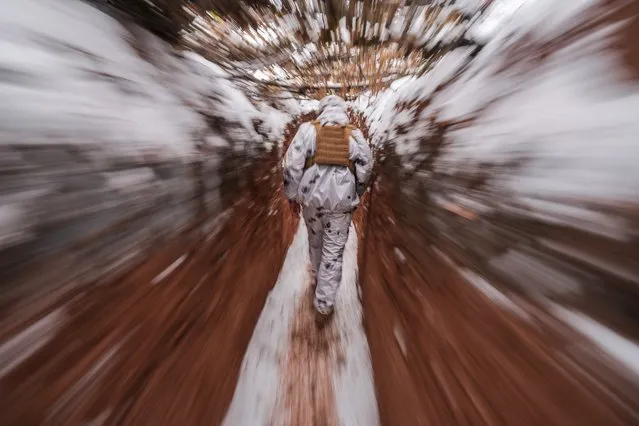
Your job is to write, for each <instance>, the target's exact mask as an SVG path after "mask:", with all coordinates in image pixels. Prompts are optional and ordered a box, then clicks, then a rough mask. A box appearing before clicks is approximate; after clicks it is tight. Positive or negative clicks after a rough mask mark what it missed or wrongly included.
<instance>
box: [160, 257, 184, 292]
mask: <svg viewBox="0 0 639 426" xmlns="http://www.w3.org/2000/svg"><path fill="white" fill-rule="evenodd" d="M186 257H187V255H186V254H184V255H182V256H180V257H179V258H178V259H176V260H175V261H174V262H173V263H171V264H170V265H169V266H167V267H166V269H164V270H163V271H162V272H160V273H159V274H158V275H157V276H156V277H155V278H153V279H152V280H151V285H155V284H158V283H160V282H162V281H163V280H164V279H165V278H166V277H168V276H169V275H171V273H172V272H173V271H175V270H176V269H177V268H178V266H180V265H181V264H182V263H184V261H185V260H186Z"/></svg>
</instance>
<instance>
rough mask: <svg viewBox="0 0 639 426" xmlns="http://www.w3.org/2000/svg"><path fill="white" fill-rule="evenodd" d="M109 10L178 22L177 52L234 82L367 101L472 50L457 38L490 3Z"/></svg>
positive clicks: (226, 4) (248, 2)
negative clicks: (461, 49)
mask: <svg viewBox="0 0 639 426" xmlns="http://www.w3.org/2000/svg"><path fill="white" fill-rule="evenodd" d="M111 1H115V2H120V3H127V4H129V9H134V6H135V7H137V9H135V10H138V9H140V8H143V7H147V8H149V7H151V6H149V5H152V6H155V8H154V9H153V8H152V9H153V13H154V14H156V15H157V14H159V13H160V12H161V11H165V12H166V14H168V15H170V16H168V15H167V16H168V17H167V18H166V19H165V20H170V18H171V17H179V19H180V28H181V31H180V36H181V42H182V43H183V44H185V45H186V46H188V47H189V48H191V49H194V50H195V51H197V52H198V53H200V54H201V55H203V56H205V57H206V58H208V59H210V60H212V61H215V62H216V63H218V64H220V65H221V66H223V67H224V68H226V69H227V70H229V71H230V72H231V74H232V75H234V76H235V78H242V79H245V80H249V81H252V82H253V83H255V84H258V85H264V86H279V87H282V88H287V90H290V91H293V92H297V93H311V92H313V91H315V90H318V91H319V90H320V88H323V89H324V90H329V91H336V90H337V91H342V92H347V91H352V90H355V91H362V90H369V89H370V90H373V91H375V90H379V89H381V88H383V87H385V86H386V85H387V84H388V83H389V82H391V81H392V80H393V79H394V78H398V77H401V76H405V75H419V74H421V73H423V72H424V71H426V70H427V69H428V68H429V67H430V66H431V64H432V63H433V62H435V61H437V59H439V58H440V57H441V56H442V55H443V54H445V53H446V52H448V51H449V50H451V49H454V48H456V47H458V46H462V45H473V44H474V41H472V40H469V39H468V38H467V37H466V36H465V34H466V31H467V29H468V28H469V26H470V25H471V24H472V23H473V22H474V20H476V19H477V18H478V16H479V15H480V14H481V13H482V12H483V11H484V10H485V9H486V8H487V7H488V6H489V5H490V3H491V2H492V0H463V1H461V0H412V1H411V0H358V1H356V0H302V1H293V0H241V1H240V0H192V1H186V0H131V1H130V2H122V1H121V0H111ZM144 5H146V6H144ZM138 14H140V12H139V11H138ZM184 16H186V18H184ZM185 22H186V24H184V23H185Z"/></svg>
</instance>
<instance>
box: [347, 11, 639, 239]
mask: <svg viewBox="0 0 639 426" xmlns="http://www.w3.org/2000/svg"><path fill="white" fill-rule="evenodd" d="M470 3H478V2H469V5H470ZM595 4H597V2H594V1H592V0H576V1H574V2H557V1H553V0H495V2H493V4H492V5H491V6H490V7H489V9H488V12H487V14H486V15H485V16H484V17H483V18H482V19H479V20H478V21H476V23H475V25H474V26H473V27H471V29H470V30H469V32H468V35H469V36H470V37H471V38H473V37H475V36H478V38H480V39H482V40H486V41H487V44H486V45H485V47H484V48H483V49H482V50H481V52H480V53H479V54H478V55H477V56H476V57H475V58H474V59H472V60H471V58H470V56H469V54H470V50H469V49H467V48H460V49H455V50H454V51H452V52H450V53H448V54H447V55H445V56H444V57H443V58H442V59H441V60H440V61H439V62H438V63H437V64H435V66H434V67H433V68H432V69H431V70H430V71H428V72H427V73H426V74H425V75H424V76H423V77H420V78H418V79H416V80H414V81H411V82H410V84H405V85H404V86H401V87H400V88H393V87H391V88H389V89H388V90H386V91H384V92H382V93H380V94H378V95H377V96H375V97H372V96H370V94H364V95H363V96H362V98H361V99H360V100H358V101H357V102H356V104H357V105H358V106H359V108H360V109H363V110H364V113H365V115H366V117H367V120H368V122H369V124H370V130H371V138H372V140H373V141H374V143H375V144H376V145H381V144H385V143H391V142H392V143H393V144H394V147H395V150H396V152H397V154H399V155H400V156H403V157H404V162H403V163H404V165H405V167H409V168H410V167H411V161H412V160H413V159H414V154H416V153H417V152H419V151H420V149H421V148H420V145H421V144H422V141H424V140H427V139H426V138H427V137H428V136H429V123H428V120H429V119H430V118H431V117H433V116H435V115H437V120H438V121H440V122H441V121H444V120H447V121H452V122H455V121H458V120H464V119H470V118H474V121H471V122H469V123H468V124H467V125H465V126H464V127H459V128H453V129H451V130H449V131H448V132H447V134H446V142H447V147H446V149H445V151H444V153H443V155H442V156H441V157H440V158H439V160H438V162H437V164H436V165H435V166H436V168H437V170H438V171H440V172H445V173H446V174H448V175H450V174H454V173H456V172H458V171H464V170H468V167H469V166H471V165H478V164H486V163H488V164H495V163H496V164H501V163H503V162H505V161H507V160H510V159H515V160H516V159H518V158H519V156H521V155H522V153H523V155H525V156H526V159H527V161H526V163H525V164H523V165H522V166H521V168H520V169H518V170H517V171H516V172H514V173H511V174H509V175H507V176H501V177H500V178H501V180H500V182H499V185H500V190H501V191H503V192H504V193H509V194H513V199H519V200H522V201H523V200H524V199H529V198H530V197H536V196H540V195H543V196H544V197H547V198H555V199H567V198H572V199H582V200H594V199H598V200H601V201H602V202H604V201H605V202H615V201H617V200H622V199H626V200H631V199H637V198H639V185H637V182H639V169H638V168H637V167H636V164H635V163H636V159H637V158H639V145H637V144H636V135H637V134H638V133H639V121H638V120H637V113H636V111H639V85H638V84H637V83H630V82H629V81H628V80H627V78H626V77H627V76H626V74H625V71H624V68H623V67H622V66H621V64H620V58H619V57H618V54H617V53H615V51H613V50H612V49H611V48H610V47H609V45H610V38H611V37H612V36H613V35H614V33H615V31H617V30H618V29H619V25H620V24H610V25H608V26H605V27H602V28H599V29H596V30H593V31H591V32H590V33H586V34H584V35H583V36H581V37H579V38H578V39H577V40H575V41H573V42H571V43H564V44H562V45H558V44H557V43H554V42H553V39H554V38H555V37H558V36H560V35H561V34H562V33H564V32H566V31H567V30H568V29H570V28H572V27H573V26H575V25H578V24H579V22H581V20H582V19H583V17H584V16H585V13H587V12H588V8H589V7H591V6H592V5H595ZM457 6H459V5H457ZM470 6H472V5H470ZM472 7H475V6H472ZM548 42H550V46H553V47H555V50H553V51H551V52H550V54H549V55H547V56H546V57H545V58H539V57H537V56H536V54H537V53H538V52H539V51H540V49H541V46H542V43H548ZM515 58H517V60H516V61H514V59H515ZM456 74H457V75H458V78H456V80H455V81H453V82H452V83H451V84H449V85H447V86H446V87H445V88H443V90H441V91H439V92H435V89H436V88H438V86H440V85H441V84H442V83H443V82H446V81H447V80H448V79H450V78H451V77H452V76H454V75H456ZM426 99H429V100H431V102H430V104H429V105H428V106H426V107H425V108H424V110H423V111H422V113H421V114H420V115H419V116H418V117H415V116H414V114H415V111H414V109H411V108H405V109H402V108H399V105H400V104H401V103H405V102H419V101H423V100H426ZM411 120H414V121H413V124H410V123H411ZM407 123H409V124H408V127H409V128H408V129H405V127H406V125H407ZM400 126H402V127H404V129H403V130H404V132H403V134H400V133H398V132H397V130H398V127H400ZM406 130H407V131H406ZM533 210H535V211H536V210H539V209H538V208H537V207H536V208H535V209H533ZM545 210H547V209H545ZM533 213H534V214H538V213H537V212H533ZM533 213H531V214H533ZM543 213H544V214H546V216H548V215H547V213H550V214H551V216H554V217H559V216H561V221H562V222H569V221H570V220H571V219H570V214H568V213H569V212H567V211H565V212H558V211H557V210H556V209H555V211H551V212H548V211H545V212H543ZM557 213H559V214H557ZM574 213H575V214H576V215H577V216H578V217H579V220H578V221H576V222H575V221H574V220H573V221H572V223H573V225H572V226H577V225H578V226H580V227H582V228H583V227H586V226H590V224H592V223H593V221H592V220H590V219H591V218H592V219H593V220H598V219H597V218H601V215H600V214H598V213H596V212H587V211H583V210H582V211H579V212H577V211H574ZM577 222H578V223H577ZM591 231H593V232H596V233H600V234H602V235H606V236H611V235H612V236H613V237H614V238H624V235H622V234H620V231H619V227H618V226H617V225H615V224H612V223H609V221H606V223H603V222H601V221H600V226H598V227H597V228H596V229H594V228H593V229H591Z"/></svg>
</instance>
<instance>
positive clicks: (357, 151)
mask: <svg viewBox="0 0 639 426" xmlns="http://www.w3.org/2000/svg"><path fill="white" fill-rule="evenodd" d="M317 120H318V121H319V123H320V124H321V126H327V125H348V124H349V121H348V116H347V115H346V104H345V102H344V100H343V99H342V98H340V97H337V96H327V97H325V98H324V99H322V101H321V102H320V115H319V117H318V119H317ZM316 134H317V132H316V128H315V126H314V125H313V123H304V124H302V125H301V126H300V128H299V130H298V132H297V134H296V135H295V137H294V138H293V141H292V142H291V145H290V146H289V148H288V150H287V152H286V155H285V156H284V191H285V193H286V196H287V197H288V199H289V200H293V201H297V202H298V203H300V204H301V205H302V208H303V216H304V221H305V223H306V228H307V230H308V239H309V250H310V258H311V269H312V273H313V277H314V278H316V279H317V287H316V289H315V301H314V305H315V308H316V309H317V310H318V311H319V312H328V311H330V310H332V307H333V305H334V303H335V296H336V293H337V290H338V288H339V285H340V282H341V279H342V257H343V253H344V247H345V246H346V240H347V239H348V231H349V227H350V223H351V213H352V211H353V209H354V208H355V207H356V206H357V204H358V203H359V196H361V195H362V194H363V193H364V191H365V190H366V187H367V185H368V183H369V180H370V177H371V172H372V168H373V157H372V154H371V150H370V148H369V146H368V143H367V142H366V139H364V135H363V134H362V132H361V130H359V129H354V130H352V132H351V133H350V138H349V159H350V161H351V162H352V164H353V165H354V171H355V174H356V175H357V179H356V178H355V176H354V175H353V173H352V172H351V170H350V169H349V167H345V166H332V165H320V164H313V165H312V166H310V167H309V168H307V169H306V170H304V166H305V162H306V159H307V158H308V157H312V156H314V155H315V148H316Z"/></svg>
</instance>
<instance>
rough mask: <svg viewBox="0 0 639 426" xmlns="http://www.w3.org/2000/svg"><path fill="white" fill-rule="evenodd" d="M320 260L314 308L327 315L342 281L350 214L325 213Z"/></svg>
mask: <svg viewBox="0 0 639 426" xmlns="http://www.w3.org/2000/svg"><path fill="white" fill-rule="evenodd" d="M322 221H323V225H324V230H323V234H322V259H321V264H320V267H319V274H318V278H317V288H316V290H315V302H314V304H315V308H316V309H317V310H318V312H320V313H329V312H330V311H331V310H332V308H333V305H334V304H335V297H336V295H337V290H338V289H339V285H340V282H341V281H342V263H343V258H344V248H345V247H346V240H347V239H348V230H349V227H350V225H351V214H350V213H325V214H324V215H323V217H322Z"/></svg>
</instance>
